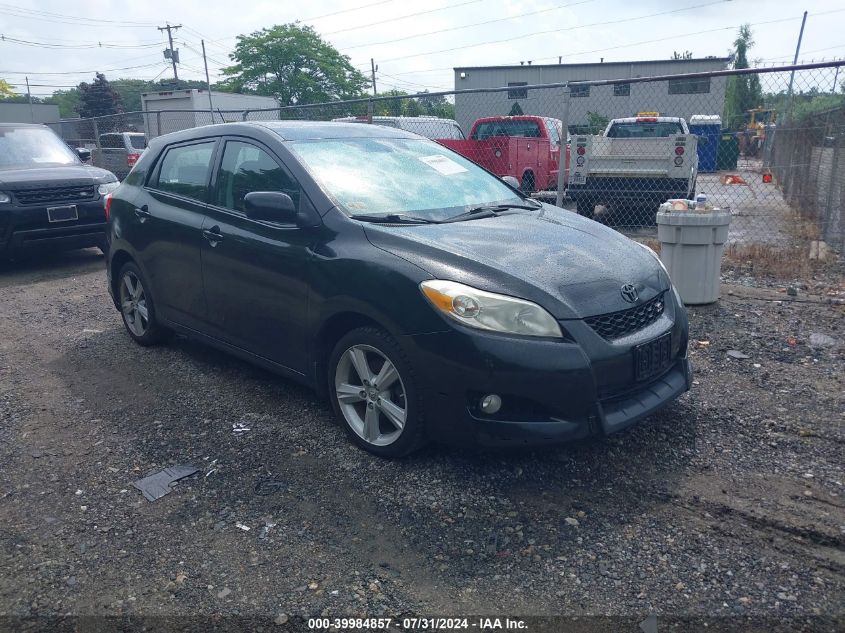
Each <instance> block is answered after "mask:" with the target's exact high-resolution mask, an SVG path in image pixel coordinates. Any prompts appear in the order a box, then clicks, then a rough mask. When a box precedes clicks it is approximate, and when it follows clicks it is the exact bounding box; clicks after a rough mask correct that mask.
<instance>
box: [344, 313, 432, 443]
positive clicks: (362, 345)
mask: <svg viewBox="0 0 845 633" xmlns="http://www.w3.org/2000/svg"><path fill="white" fill-rule="evenodd" d="M329 393H330V395H331V400H332V406H333V408H334V410H335V413H336V414H337V415H338V417H339V418H340V420H341V421H342V422H343V425H344V427H345V429H346V431H347V433H348V434H349V437H350V438H351V439H352V441H353V442H355V444H357V445H358V446H360V447H361V448H363V449H364V450H367V451H369V452H371V453H373V454H375V455H379V456H380V457H401V456H403V455H407V454H408V453H410V452H412V451H414V450H416V449H418V448H419V447H420V446H422V445H423V444H424V443H425V439H424V434H423V411H422V402H421V400H420V399H419V397H418V391H417V385H416V378H415V374H414V371H413V368H412V367H411V364H410V362H409V361H408V359H407V358H406V356H405V354H404V352H403V351H402V349H401V348H400V347H399V345H398V344H397V343H396V341H395V340H393V338H392V337H391V336H390V335H389V334H387V332H384V331H382V330H380V329H377V328H372V327H363V328H358V329H356V330H353V331H351V332H349V334H347V335H346V336H344V337H343V338H342V339H341V340H340V341H338V343H337V345H335V348H334V351H333V352H332V355H331V359H330V362H329Z"/></svg>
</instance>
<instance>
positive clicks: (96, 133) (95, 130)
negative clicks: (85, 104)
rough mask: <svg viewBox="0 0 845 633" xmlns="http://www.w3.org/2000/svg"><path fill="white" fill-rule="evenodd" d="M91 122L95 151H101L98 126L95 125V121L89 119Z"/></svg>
mask: <svg viewBox="0 0 845 633" xmlns="http://www.w3.org/2000/svg"><path fill="white" fill-rule="evenodd" d="M91 122H92V123H93V124H94V145H96V146H97V149H98V150H99V149H102V147H100V126H99V125H97V119H91Z"/></svg>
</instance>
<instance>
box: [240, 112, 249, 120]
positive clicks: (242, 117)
mask: <svg viewBox="0 0 845 633" xmlns="http://www.w3.org/2000/svg"><path fill="white" fill-rule="evenodd" d="M249 112H250V111H249V110H244V111H243V112H241V121H246V120H247V117H249Z"/></svg>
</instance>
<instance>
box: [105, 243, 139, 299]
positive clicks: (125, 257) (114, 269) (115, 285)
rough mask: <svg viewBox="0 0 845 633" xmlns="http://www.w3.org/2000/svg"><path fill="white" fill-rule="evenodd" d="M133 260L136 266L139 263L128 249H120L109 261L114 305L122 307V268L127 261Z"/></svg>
mask: <svg viewBox="0 0 845 633" xmlns="http://www.w3.org/2000/svg"><path fill="white" fill-rule="evenodd" d="M129 262H133V263H134V264H135V265H136V266H137V265H138V263H137V262H136V261H135V259H134V258H133V257H132V255H130V254H129V253H128V252H127V251H124V250H119V251H117V252H116V253H114V254H113V255H112V256H111V261H110V262H109V272H110V283H111V290H112V293H111V295H112V300H113V301H114V307H115V308H118V309H120V298H119V297H120V292H119V291H118V289H119V284H120V277H119V273H120V269H121V268H123V267H124V266H125V265H126V264H127V263H129Z"/></svg>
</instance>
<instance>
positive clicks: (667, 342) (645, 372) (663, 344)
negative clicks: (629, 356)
mask: <svg viewBox="0 0 845 633" xmlns="http://www.w3.org/2000/svg"><path fill="white" fill-rule="evenodd" d="M671 362H672V333H671V332H667V333H666V334H664V335H663V336H661V337H660V338H656V339H654V340H653V341H649V342H648V343H643V344H642V345H637V346H636V347H635V348H634V363H635V365H634V373H635V375H636V379H637V380H638V381H639V380H645V379H647V378H651V377H652V376H654V375H656V374H659V373H660V372H661V371H663V370H664V369H666V368H667V367H668V366H669V364H670V363H671Z"/></svg>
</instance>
